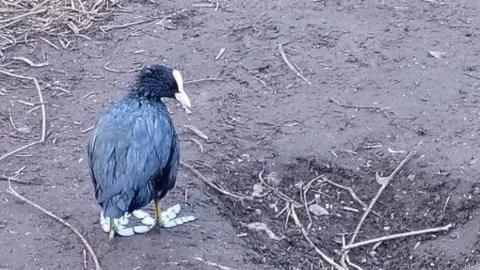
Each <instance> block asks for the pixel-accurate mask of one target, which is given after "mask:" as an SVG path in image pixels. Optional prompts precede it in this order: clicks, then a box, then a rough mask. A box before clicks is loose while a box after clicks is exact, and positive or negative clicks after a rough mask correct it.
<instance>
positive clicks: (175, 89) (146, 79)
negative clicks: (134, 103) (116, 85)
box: [131, 65, 191, 108]
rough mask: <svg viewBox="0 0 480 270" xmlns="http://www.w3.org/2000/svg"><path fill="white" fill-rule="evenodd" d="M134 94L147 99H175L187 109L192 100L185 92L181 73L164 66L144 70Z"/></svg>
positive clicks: (135, 86) (138, 79) (140, 74)
mask: <svg viewBox="0 0 480 270" xmlns="http://www.w3.org/2000/svg"><path fill="white" fill-rule="evenodd" d="M131 91H132V94H134V95H136V96H139V97H145V98H147V99H157V100H159V99H161V98H174V99H176V100H178V101H179V102H180V104H182V106H184V107H186V108H190V106H191V105H190V99H189V98H188V96H187V94H186V93H185V91H184V90H183V77H182V74H181V73H180V71H178V70H176V69H171V68H168V67H165V66H162V65H153V66H150V67H146V68H144V69H143V70H142V71H140V73H139V74H138V76H137V79H136V81H135V85H134V87H132V90H131Z"/></svg>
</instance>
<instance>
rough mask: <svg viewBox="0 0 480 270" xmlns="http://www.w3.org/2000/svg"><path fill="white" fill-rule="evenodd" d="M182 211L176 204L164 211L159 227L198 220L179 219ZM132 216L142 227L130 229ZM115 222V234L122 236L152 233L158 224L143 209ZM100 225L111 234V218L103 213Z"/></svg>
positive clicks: (193, 218) (192, 218)
mask: <svg viewBox="0 0 480 270" xmlns="http://www.w3.org/2000/svg"><path fill="white" fill-rule="evenodd" d="M181 210H182V208H181V206H180V204H176V205H174V206H172V207H170V208H168V209H167V210H165V211H163V212H162V214H161V221H160V222H159V223H158V225H159V226H160V227H162V228H174V227H177V226H180V225H183V224H185V223H188V222H192V221H194V220H196V217H194V216H184V217H177V215H178V214H179V213H180V211H181ZM131 216H134V217H135V218H136V219H138V220H140V223H141V225H136V226H132V227H128V224H129V222H130V218H131ZM113 222H114V231H115V234H118V235H120V236H133V235H135V234H144V233H147V232H148V231H150V230H151V229H152V228H153V227H154V226H155V225H156V224H157V223H156V222H155V218H153V217H152V216H151V215H150V214H149V213H148V212H147V211H145V210H141V209H139V210H135V211H133V212H132V214H131V215H130V214H128V213H126V214H125V215H124V216H123V217H121V218H118V219H113ZM100 225H101V226H102V230H103V231H104V232H106V233H110V231H111V226H110V218H109V217H105V216H104V215H103V212H102V213H101V214H100Z"/></svg>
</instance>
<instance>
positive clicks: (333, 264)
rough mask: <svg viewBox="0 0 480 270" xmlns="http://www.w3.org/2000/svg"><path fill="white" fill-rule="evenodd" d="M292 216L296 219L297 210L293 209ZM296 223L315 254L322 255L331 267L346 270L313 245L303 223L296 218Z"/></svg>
mask: <svg viewBox="0 0 480 270" xmlns="http://www.w3.org/2000/svg"><path fill="white" fill-rule="evenodd" d="M292 212H293V213H292V214H293V216H294V217H296V216H297V215H296V214H295V209H292ZM295 223H297V225H298V227H300V229H301V230H302V234H303V238H305V240H307V242H308V244H309V245H310V247H312V248H313V249H314V250H315V252H316V253H317V254H318V255H320V257H322V259H323V260H324V261H326V262H327V263H329V264H330V265H331V266H333V267H335V269H337V270H346V269H345V268H343V267H342V266H341V265H339V264H338V263H336V262H335V261H334V260H333V259H332V258H330V257H329V256H328V255H327V254H325V253H324V252H323V251H322V250H320V249H319V248H318V247H317V246H316V245H315V243H313V241H312V240H311V239H310V237H309V236H308V232H307V230H305V228H304V227H303V225H302V223H301V222H300V220H299V219H298V218H296V220H295Z"/></svg>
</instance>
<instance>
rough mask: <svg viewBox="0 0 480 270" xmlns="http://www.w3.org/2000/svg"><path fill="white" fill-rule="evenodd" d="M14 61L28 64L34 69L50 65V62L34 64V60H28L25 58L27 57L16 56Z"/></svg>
mask: <svg viewBox="0 0 480 270" xmlns="http://www.w3.org/2000/svg"><path fill="white" fill-rule="evenodd" d="M12 59H13V60H18V61H22V62H24V63H27V64H28V65H29V66H31V67H34V68H40V67H45V66H48V65H50V64H49V63H48V62H43V63H33V62H32V60H30V59H28V58H25V57H22V56H15V57H12Z"/></svg>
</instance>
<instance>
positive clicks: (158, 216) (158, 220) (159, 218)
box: [155, 199, 163, 226]
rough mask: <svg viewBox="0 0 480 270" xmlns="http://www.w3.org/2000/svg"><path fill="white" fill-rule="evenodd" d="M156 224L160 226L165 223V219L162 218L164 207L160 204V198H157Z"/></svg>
mask: <svg viewBox="0 0 480 270" xmlns="http://www.w3.org/2000/svg"><path fill="white" fill-rule="evenodd" d="M155 221H156V222H155V224H158V225H159V226H162V225H163V219H162V208H161V206H160V200H158V199H155Z"/></svg>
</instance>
